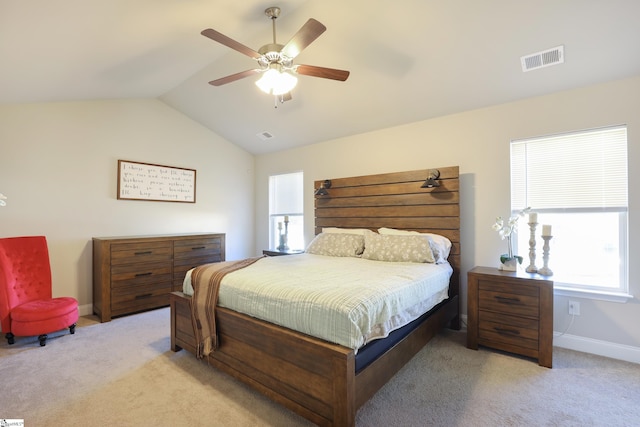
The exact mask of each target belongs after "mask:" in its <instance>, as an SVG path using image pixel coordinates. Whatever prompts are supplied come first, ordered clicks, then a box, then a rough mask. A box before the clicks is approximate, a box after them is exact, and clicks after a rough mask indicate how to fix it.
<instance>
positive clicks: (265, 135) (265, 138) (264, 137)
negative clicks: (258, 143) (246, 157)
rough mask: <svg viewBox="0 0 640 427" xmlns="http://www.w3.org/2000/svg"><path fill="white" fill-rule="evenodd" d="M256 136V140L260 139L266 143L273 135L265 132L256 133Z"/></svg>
mask: <svg viewBox="0 0 640 427" xmlns="http://www.w3.org/2000/svg"><path fill="white" fill-rule="evenodd" d="M256 136H257V137H258V138H260V139H261V140H263V141H268V140H270V139H271V138H273V134H272V133H271V132H268V131H266V130H265V131H263V132H259V133H256Z"/></svg>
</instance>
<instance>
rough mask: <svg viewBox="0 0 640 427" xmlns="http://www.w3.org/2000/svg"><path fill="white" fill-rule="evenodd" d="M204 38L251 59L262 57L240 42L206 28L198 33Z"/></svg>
mask: <svg viewBox="0 0 640 427" xmlns="http://www.w3.org/2000/svg"><path fill="white" fill-rule="evenodd" d="M200 34H202V35H203V36H205V37H209V38H210V39H211V40H214V41H217V42H218V43H221V44H223V45H225V46H227V47H230V48H231V49H233V50H237V51H238V52H240V53H242V54H244V55H247V56H249V57H251V58H254V59H260V58H261V57H262V55H260V54H259V53H258V52H256V51H255V50H253V49H251V48H250V47H247V46H245V45H243V44H242V43H240V42H237V41H235V40H233V39H231V38H229V37H227V36H225V35H224V34H222V33H219V32H217V31H216V30H212V29H211V28H207V29H206V30H202V32H201V33H200Z"/></svg>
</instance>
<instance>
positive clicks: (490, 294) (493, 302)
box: [478, 291, 539, 319]
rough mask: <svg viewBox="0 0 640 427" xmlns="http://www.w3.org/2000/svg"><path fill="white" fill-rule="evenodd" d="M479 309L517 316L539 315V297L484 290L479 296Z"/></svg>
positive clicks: (536, 316) (534, 316) (535, 316)
mask: <svg viewBox="0 0 640 427" xmlns="http://www.w3.org/2000/svg"><path fill="white" fill-rule="evenodd" d="M478 309H479V310H486V311H494V312H497V313H507V314H513V315H516V316H527V317H533V318H536V319H537V318H538V317H539V300H538V297H532V296H528V295H517V294H507V293H504V292H494V291H484V292H481V293H480V295H479V298H478Z"/></svg>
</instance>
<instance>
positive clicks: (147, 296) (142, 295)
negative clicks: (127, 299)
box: [136, 294, 153, 299]
mask: <svg viewBox="0 0 640 427" xmlns="http://www.w3.org/2000/svg"><path fill="white" fill-rule="evenodd" d="M152 296H153V294H140V295H136V299H143V298H149V297H152Z"/></svg>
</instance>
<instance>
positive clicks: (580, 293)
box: [553, 285, 633, 303]
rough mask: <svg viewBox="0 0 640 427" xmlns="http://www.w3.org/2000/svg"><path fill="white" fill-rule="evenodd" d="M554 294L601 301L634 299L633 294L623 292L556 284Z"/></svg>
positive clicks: (619, 301) (622, 301) (624, 301)
mask: <svg viewBox="0 0 640 427" xmlns="http://www.w3.org/2000/svg"><path fill="white" fill-rule="evenodd" d="M553 293H554V295H560V296H566V297H576V298H587V299H594V300H601V301H609V302H618V303H626V302H627V301H629V300H630V299H633V295H630V294H626V293H622V292H605V291H590V290H586V289H576V288H566V287H562V286H557V285H556V286H554V288H553Z"/></svg>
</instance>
